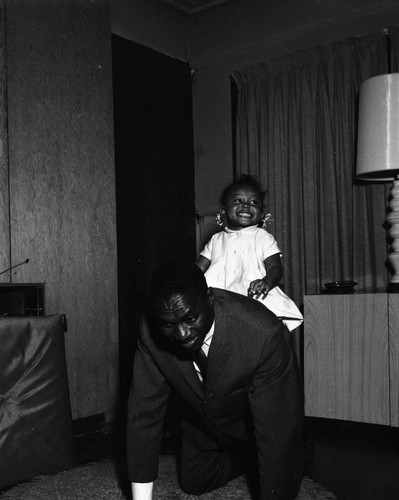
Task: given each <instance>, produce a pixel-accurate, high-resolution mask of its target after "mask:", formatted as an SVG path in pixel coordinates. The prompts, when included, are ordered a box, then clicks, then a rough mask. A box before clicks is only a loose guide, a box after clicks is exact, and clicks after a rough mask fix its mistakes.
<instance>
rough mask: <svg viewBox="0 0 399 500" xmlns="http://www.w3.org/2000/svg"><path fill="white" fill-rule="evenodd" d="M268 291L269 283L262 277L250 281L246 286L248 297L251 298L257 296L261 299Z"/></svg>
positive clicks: (256, 297)
mask: <svg viewBox="0 0 399 500" xmlns="http://www.w3.org/2000/svg"><path fill="white" fill-rule="evenodd" d="M269 291H270V285H269V283H268V282H267V281H266V278H262V279H261V280H254V281H251V283H250V285H249V287H248V297H251V298H253V299H258V298H259V297H260V298H261V299H265V298H266V295H267V294H268V293H269Z"/></svg>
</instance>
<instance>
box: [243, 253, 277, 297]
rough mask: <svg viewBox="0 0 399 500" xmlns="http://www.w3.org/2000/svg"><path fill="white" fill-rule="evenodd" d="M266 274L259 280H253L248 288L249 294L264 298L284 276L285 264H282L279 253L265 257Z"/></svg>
mask: <svg viewBox="0 0 399 500" xmlns="http://www.w3.org/2000/svg"><path fill="white" fill-rule="evenodd" d="M265 268H266V276H265V277H264V278H262V279H259V280H254V281H251V283H250V285H249V288H248V296H249V297H253V298H254V299H258V298H259V297H260V296H261V298H262V299H264V298H265V297H266V295H267V294H268V293H269V292H270V290H271V289H272V288H274V287H275V286H277V285H278V284H279V283H280V280H281V278H282V277H283V266H282V265H281V257H280V254H279V253H275V254H274V255H270V257H268V258H267V259H265Z"/></svg>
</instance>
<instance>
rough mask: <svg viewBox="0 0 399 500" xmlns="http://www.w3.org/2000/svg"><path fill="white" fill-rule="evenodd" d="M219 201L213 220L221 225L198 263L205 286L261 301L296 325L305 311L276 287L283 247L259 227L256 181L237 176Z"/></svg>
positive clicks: (260, 211)
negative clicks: (219, 205) (205, 282)
mask: <svg viewBox="0 0 399 500" xmlns="http://www.w3.org/2000/svg"><path fill="white" fill-rule="evenodd" d="M220 204H221V207H220V210H219V213H218V215H217V217H216V220H217V222H218V224H219V225H224V226H225V227H224V230H223V231H221V232H219V233H216V234H215V235H213V236H212V238H211V239H210V241H209V242H208V243H207V245H206V246H205V248H204V249H203V250H202V252H201V253H200V256H199V257H198V259H197V262H196V264H197V265H198V267H199V268H200V269H201V270H202V271H203V272H204V273H205V277H206V280H207V283H208V285H209V286H212V287H216V288H223V289H225V290H230V291H232V292H236V293H240V294H242V295H248V296H249V297H253V298H254V299H257V300H260V301H261V302H262V303H263V304H264V305H265V306H266V307H267V308H268V309H270V310H271V311H272V312H274V314H276V316H278V317H279V318H281V320H282V321H283V322H284V323H285V324H286V326H287V327H288V329H289V330H293V329H294V328H297V327H298V326H299V325H300V324H301V323H302V321H303V316H302V314H301V313H300V311H299V309H298V308H297V306H296V305H295V303H294V302H293V301H292V300H291V299H290V298H289V297H288V296H287V295H286V294H285V293H284V292H283V291H282V290H281V289H280V288H279V287H278V286H277V285H278V283H279V282H280V280H281V278H282V276H283V267H282V265H281V251H280V249H279V247H278V245H277V242H276V240H275V239H274V237H273V236H272V235H271V234H270V233H268V232H267V231H266V230H265V229H264V228H263V227H259V226H262V222H264V219H265V214H264V210H263V195H262V191H261V188H260V185H259V183H258V182H257V181H256V180H255V179H254V178H253V177H251V176H242V177H240V178H239V179H238V180H237V181H235V182H232V183H231V184H229V185H228V186H227V187H226V188H225V189H224V191H223V193H222V196H221V199H220Z"/></svg>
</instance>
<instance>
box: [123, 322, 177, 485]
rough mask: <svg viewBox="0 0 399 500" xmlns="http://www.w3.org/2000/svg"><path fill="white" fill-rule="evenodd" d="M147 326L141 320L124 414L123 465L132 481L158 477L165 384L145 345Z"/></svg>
mask: <svg viewBox="0 0 399 500" xmlns="http://www.w3.org/2000/svg"><path fill="white" fill-rule="evenodd" d="M148 337H149V332H148V327H147V325H146V323H145V321H144V320H142V321H141V327H140V338H139V342H138V346H137V350H136V354H135V357H134V364H133V377H132V385H131V389H130V395H129V402H128V414H127V429H126V432H127V436H126V437H127V441H126V442H127V448H126V452H127V464H128V473H129V478H130V480H131V481H133V482H137V483H146V482H151V481H154V480H155V479H156V478H157V476H158V456H159V452H160V448H161V441H162V436H163V421H164V417H165V412H166V407H167V400H168V397H169V393H170V388H169V385H168V384H167V382H166V380H165V378H164V376H163V375H162V373H161V372H160V370H159V368H158V366H157V365H156V363H155V361H154V359H153V357H152V356H151V354H150V352H149V350H148V347H147V345H146V343H147V340H148Z"/></svg>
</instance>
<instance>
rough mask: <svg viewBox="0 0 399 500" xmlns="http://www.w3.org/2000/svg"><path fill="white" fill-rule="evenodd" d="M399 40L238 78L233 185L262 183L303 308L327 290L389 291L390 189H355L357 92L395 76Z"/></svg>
mask: <svg viewBox="0 0 399 500" xmlns="http://www.w3.org/2000/svg"><path fill="white" fill-rule="evenodd" d="M398 39H399V37H398V30H396V29H393V30H389V32H388V30H385V31H383V32H378V33H373V34H370V35H367V36H364V37H360V38H352V39H348V40H344V41H342V42H336V43H332V44H330V45H328V46H323V47H315V48H312V49H309V50H306V51H301V52H298V53H294V54H289V55H287V56H284V57H281V58H278V59H276V60H272V61H271V62H268V63H265V64H260V65H257V66H255V67H252V68H248V69H245V70H241V71H237V72H235V73H234V74H233V75H232V78H233V81H234V82H235V85H236V93H237V102H236V124H235V125H236V137H235V143H236V151H235V156H236V175H239V174H241V173H250V174H253V175H255V176H257V177H258V178H259V180H260V182H261V184H262V185H263V187H264V188H265V190H266V209H267V212H270V213H271V214H272V222H271V223H270V226H269V231H270V232H271V233H273V234H274V236H275V237H276V239H277V241H278V243H279V245H280V248H281V250H282V253H283V263H284V273H285V274H284V280H283V283H284V287H285V290H286V292H288V293H289V294H290V295H291V296H292V297H293V298H294V300H295V301H296V302H297V303H298V304H302V303H303V295H304V294H313V293H320V292H321V290H322V289H323V286H324V283H326V282H329V281H336V280H354V281H356V282H357V283H358V286H357V289H358V290H359V291H385V290H386V286H387V283H388V272H387V268H386V264H385V263H386V256H387V251H388V250H387V237H386V230H385V228H384V221H385V216H386V205H387V199H388V198H387V197H388V193H389V188H390V186H389V184H388V185H386V184H372V183H370V184H364V183H363V184H362V183H360V182H358V181H356V179H355V164H356V129H357V106H358V91H359V86H360V84H361V83H362V82H363V81H364V80H366V79H368V78H369V77H371V76H374V75H378V74H382V73H387V72H389V71H391V70H395V67H397V50H398Z"/></svg>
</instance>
